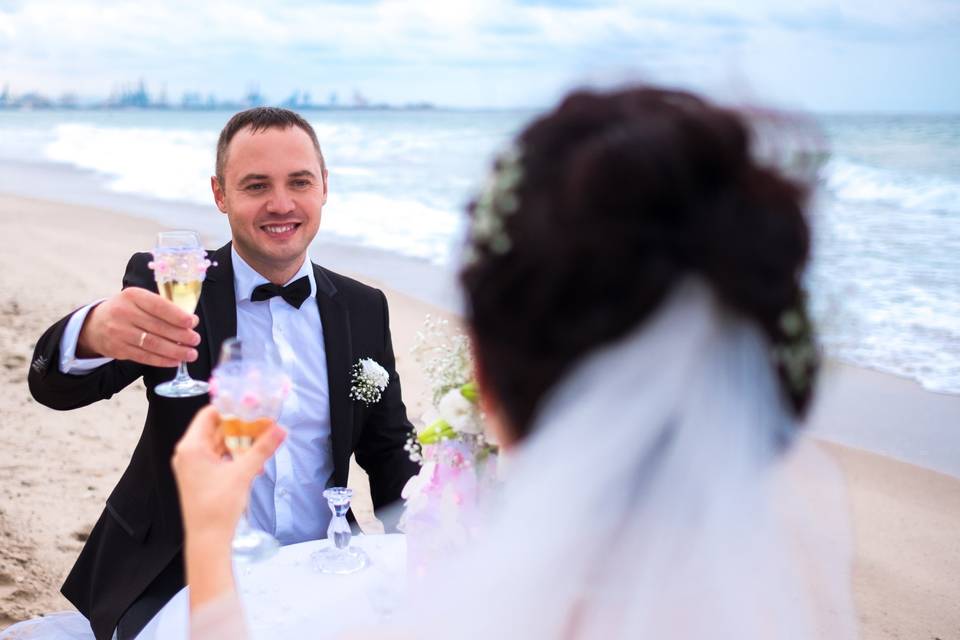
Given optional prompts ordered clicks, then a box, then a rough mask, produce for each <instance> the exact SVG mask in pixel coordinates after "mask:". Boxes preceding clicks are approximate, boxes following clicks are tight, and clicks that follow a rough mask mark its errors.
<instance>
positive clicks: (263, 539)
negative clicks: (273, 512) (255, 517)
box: [233, 527, 280, 562]
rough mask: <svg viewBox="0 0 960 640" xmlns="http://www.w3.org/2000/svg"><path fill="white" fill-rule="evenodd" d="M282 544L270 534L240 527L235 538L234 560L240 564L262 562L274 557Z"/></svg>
mask: <svg viewBox="0 0 960 640" xmlns="http://www.w3.org/2000/svg"><path fill="white" fill-rule="evenodd" d="M279 549H280V543H279V542H277V539H276V538H274V537H273V536H272V535H270V534H269V533H266V532H265V531H260V530H258V529H251V528H248V527H238V529H237V533H236V535H234V536H233V558H234V560H236V561H238V562H260V561H261V560H266V559H267V558H270V557H272V556H273V555H274V554H275V553H276V552H277V551H278V550H279Z"/></svg>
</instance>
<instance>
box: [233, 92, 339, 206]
mask: <svg viewBox="0 0 960 640" xmlns="http://www.w3.org/2000/svg"><path fill="white" fill-rule="evenodd" d="M247 127H249V128H250V130H251V131H253V132H254V133H256V132H257V131H264V130H266V129H288V128H290V127H299V128H300V129H303V130H304V131H305V132H306V134H307V135H308V136H310V141H311V142H313V148H314V149H316V150H317V157H318V158H319V159H320V169H321V170H322V171H323V172H324V173H326V171H327V164H326V162H324V160H323V152H322V151H320V141H319V140H317V132H316V131H314V130H313V127H311V126H310V123H309V122H307V121H306V120H305V119H304V118H303V116H301V115H300V114H298V113H295V112H293V111H290V110H289V109H281V108H280V107H253V108H252V109H247V110H246V111H241V112H239V113H236V114H234V116H233V117H232V118H230V120H229V121H228V122H227V124H226V125H225V126H224V127H223V131H221V132H220V139H219V140H217V182H219V183H220V186H221V187H223V186H224V184H223V169H224V167H225V166H226V164H227V149H228V147H229V146H230V141H231V140H233V137H234V136H235V135H237V133H238V132H239V131H242V130H243V129H246V128H247Z"/></svg>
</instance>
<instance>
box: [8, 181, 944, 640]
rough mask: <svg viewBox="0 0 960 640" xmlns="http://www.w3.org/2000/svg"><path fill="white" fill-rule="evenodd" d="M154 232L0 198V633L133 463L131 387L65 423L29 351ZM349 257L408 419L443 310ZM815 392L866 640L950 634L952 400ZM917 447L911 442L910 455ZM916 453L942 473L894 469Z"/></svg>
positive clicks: (420, 392) (335, 259)
mask: <svg viewBox="0 0 960 640" xmlns="http://www.w3.org/2000/svg"><path fill="white" fill-rule="evenodd" d="M157 230H159V227H158V225H157V224H156V223H153V222H150V221H147V220H144V219H140V218H134V217H130V216H126V215H121V214H119V213H113V212H108V211H103V210H99V209H95V208H87V207H79V206H72V205H64V204H57V203H52V202H46V201H42V200H34V199H27V198H22V197H14V196H0V231H2V233H3V237H4V248H3V251H2V253H0V367H2V368H0V385H2V391H3V392H2V394H0V451H2V453H3V456H2V458H0V630H2V629H3V628H5V627H6V626H8V625H9V624H11V623H12V622H15V621H18V620H21V619H24V618H27V617H31V616H35V615H39V614H42V613H44V612H52V611H59V610H65V609H69V608H70V605H69V603H67V601H66V600H65V599H63V597H62V596H60V594H59V587H60V583H61V581H62V580H63V578H64V576H65V575H66V573H67V572H68V570H69V569H70V567H71V566H72V564H73V561H74V559H75V557H76V555H77V553H78V552H79V550H80V548H81V546H82V543H83V541H84V540H85V538H86V535H87V533H88V532H89V530H90V528H91V527H92V525H93V523H94V521H95V520H96V518H97V516H98V515H99V513H100V511H101V509H102V507H103V503H104V500H105V498H106V496H107V495H108V494H109V492H110V490H111V489H112V487H113V485H114V483H115V482H116V481H117V479H118V478H119V476H120V474H121V472H122V471H123V469H124V467H125V465H126V463H127V461H128V460H129V456H130V454H131V452H132V450H133V447H134V445H135V444H136V441H137V439H138V437H139V431H140V427H141V425H142V422H143V417H144V413H145V411H146V403H145V401H144V399H143V393H144V388H143V386H142V385H141V384H140V383H135V384H133V385H131V386H130V387H129V388H128V389H126V390H124V391H123V392H122V393H120V394H118V395H117V396H115V397H114V398H113V399H111V400H109V401H106V402H100V403H97V404H95V405H93V406H90V407H86V408H84V409H79V410H75V411H72V412H70V413H69V414H67V413H59V412H55V411H53V410H50V409H47V408H46V407H43V406H40V405H38V404H37V403H36V402H34V401H33V399H32V398H31V397H30V394H29V391H28V389H27V384H26V373H27V368H28V366H29V362H30V358H31V355H32V351H33V346H34V341H35V340H36V339H37V338H38V337H39V336H40V334H41V333H42V331H43V330H44V329H45V328H46V327H47V326H49V325H50V324H51V323H53V322H54V321H56V320H57V319H59V318H60V317H62V316H64V315H66V314H67V313H69V312H70V311H72V310H73V309H75V308H77V307H79V306H81V305H83V304H86V303H87V302H89V301H91V300H94V299H97V298H100V297H105V296H109V295H111V294H112V293H114V292H116V291H117V290H118V288H119V286H120V278H121V275H122V272H123V267H124V265H125V264H126V261H127V259H128V257H129V255H130V253H132V252H133V251H136V250H144V249H146V248H148V247H149V246H150V244H151V242H152V240H153V237H154V234H155V232H156V231H157ZM321 234H322V231H321ZM356 256H357V253H356V252H355V251H351V250H344V249H336V248H334V247H331V248H330V249H329V251H328V250H324V252H323V255H319V254H318V253H317V252H314V253H313V255H312V257H313V258H314V260H316V261H318V262H321V263H323V264H324V265H326V266H328V267H330V268H333V269H335V270H342V271H345V272H347V273H353V274H357V277H359V278H360V279H362V280H364V281H366V282H368V283H370V284H372V285H374V286H378V287H381V288H383V289H384V290H385V292H386V293H387V297H388V298H389V301H390V306H391V320H392V332H393V339H394V345H395V348H396V353H397V363H398V369H399V370H400V375H401V378H402V380H403V391H404V400H405V401H406V403H407V406H408V408H409V410H410V416H411V418H415V417H416V416H418V415H420V414H421V413H422V411H423V409H424V407H425V400H426V385H425V384H424V381H423V378H422V375H421V374H420V371H419V370H418V368H417V366H416V364H415V363H414V362H413V359H412V357H411V356H410V355H409V349H410V346H411V345H412V343H413V340H414V337H415V333H416V331H417V329H418V328H419V327H420V325H421V324H422V321H423V318H424V315H425V314H427V313H440V314H446V315H449V312H447V311H443V310H440V309H438V308H437V307H436V306H434V305H432V304H428V303H426V302H423V301H421V300H420V299H417V298H414V297H412V296H411V295H409V294H408V293H404V292H402V291H401V290H400V289H403V291H406V292H414V293H416V292H417V287H397V286H393V285H394V283H395V280H394V281H392V280H391V278H390V277H386V276H391V274H392V277H393V278H396V277H397V275H396V274H397V273H414V272H416V273H419V272H420V271H422V268H421V267H417V266H411V265H410V264H409V263H404V262H403V261H402V259H400V258H397V259H396V262H397V263H396V264H394V263H391V262H390V259H389V258H384V257H382V256H381V257H380V258H379V262H378V263H377V265H376V267H375V269H374V270H372V271H371V270H367V272H365V273H358V266H359V265H358V260H357V257H356ZM418 269H419V270H420V271H418ZM377 270H379V274H380V275H379V276H378V274H377V273H375V272H374V271H377ZM371 276H372V277H371ZM421 285H422V283H421ZM431 290H436V291H441V290H443V287H442V286H437V287H434V288H432V289H431ZM438 295H440V294H438ZM424 297H427V298H428V299H433V300H435V298H432V297H431V296H430V295H426V296H424ZM821 396H822V402H821V403H820V404H819V405H818V406H817V407H816V409H815V411H814V413H813V417H812V422H813V425H812V427H813V429H814V433H816V434H818V435H823V436H824V437H826V438H828V439H829V440H832V442H824V444H823V446H824V448H825V449H826V450H827V451H828V452H829V453H830V454H831V455H832V456H833V457H834V458H835V459H836V460H837V461H838V462H839V464H840V466H841V467H842V469H843V471H844V473H845V475H846V477H847V480H848V485H849V492H850V500H851V514H852V520H853V525H854V530H855V540H856V558H855V566H854V589H855V596H856V604H857V608H858V612H859V617H860V622H861V635H862V637H863V638H869V639H873V638H876V639H888V638H889V639H894V638H917V639H935V638H939V639H940V640H949V639H960V479H958V477H956V476H955V475H950V474H951V473H954V472H953V471H952V469H953V468H954V467H952V466H951V465H953V464H956V462H955V461H954V458H953V456H952V452H958V455H957V457H956V458H955V460H960V451H958V443H960V432H958V431H957V430H958V429H960V396H947V395H941V394H933V393H930V392H927V391H924V390H923V389H922V388H921V387H920V386H919V385H917V384H915V383H913V382H911V381H908V380H903V379H900V378H895V377H893V376H888V375H886V374H881V373H877V372H873V371H866V370H861V369H858V368H856V367H851V366H847V365H839V364H834V365H832V366H831V367H830V369H829V371H828V376H827V377H826V378H825V382H824V386H823V388H822V393H821ZM834 426H836V427H837V428H833V427H834ZM864 430H871V433H874V432H875V433H878V434H884V435H883V437H882V438H881V440H882V442H883V444H882V446H878V447H876V448H875V449H874V450H875V451H879V452H881V453H883V454H885V455H878V453H875V452H868V451H865V450H862V449H858V448H854V447H851V446H848V445H849V444H850V443H851V442H856V441H857V434H858V433H861V432H863V431H864ZM914 434H923V438H919V436H918V437H914ZM901 440H902V441H903V442H902V443H901V442H900V441H901ZM914 441H918V442H920V444H919V445H916V446H913V448H911V442H914ZM901 445H902V446H901ZM890 456H893V457H890ZM925 456H929V458H930V460H931V461H932V462H931V464H930V466H931V467H932V468H933V469H939V471H934V470H932V469H929V468H924V467H921V466H917V465H915V464H910V463H908V462H904V461H901V460H897V459H894V457H898V458H901V459H902V460H910V461H913V462H917V461H918V460H926V459H927V458H926V457H925ZM940 471H944V472H946V473H941V472H940ZM957 475H960V474H957ZM351 482H352V484H354V485H355V486H356V487H362V485H363V478H362V476H361V475H360V474H359V473H351ZM357 507H358V512H359V513H358V515H361V514H366V515H367V516H369V510H367V511H364V510H363V508H362V505H357ZM366 526H375V523H372V522H370V521H369V520H366Z"/></svg>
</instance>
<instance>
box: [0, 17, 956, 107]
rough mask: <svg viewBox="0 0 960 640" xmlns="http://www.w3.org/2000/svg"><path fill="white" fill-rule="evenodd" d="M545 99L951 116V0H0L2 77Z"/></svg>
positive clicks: (384, 96)
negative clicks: (605, 91)
mask: <svg viewBox="0 0 960 640" xmlns="http://www.w3.org/2000/svg"><path fill="white" fill-rule="evenodd" d="M141 78H142V79H144V80H145V81H146V83H147V87H148V89H151V90H154V91H159V90H160V89H161V88H164V89H165V90H166V95H167V96H168V98H170V99H171V100H172V101H175V102H176V101H179V99H180V96H181V95H182V93H183V92H185V91H199V92H201V93H202V94H204V95H206V94H208V93H215V94H216V95H217V96H218V97H219V98H221V99H230V98H240V97H241V96H243V95H244V94H245V93H246V92H247V91H248V90H249V89H251V88H253V87H256V88H259V90H260V91H261V92H262V93H263V94H264V95H265V96H266V97H267V98H268V100H270V101H272V102H280V101H282V100H284V99H285V98H286V97H287V96H289V95H290V94H291V93H292V92H293V91H294V90H305V91H309V92H310V93H311V96H312V97H313V99H314V100H315V101H326V100H327V99H328V96H329V95H330V94H331V93H336V94H337V95H338V97H339V99H340V101H341V102H349V101H350V99H351V97H352V96H353V95H354V93H355V92H360V93H362V94H363V95H364V96H366V97H367V98H369V99H371V100H374V101H378V102H379V101H383V102H390V103H394V104H402V103H410V102H419V101H428V102H432V103H435V104H437V105H441V106H453V107H495V108H509V107H540V106H544V105H546V104H549V103H551V102H553V101H554V100H555V99H556V98H557V97H558V96H560V95H561V94H562V93H563V92H565V91H567V90H569V89H570V88H573V87H575V86H582V85H594V86H611V85H616V84H621V83H624V82H631V81H638V80H640V81H649V82H656V83H660V84H666V85H672V86H679V87H685V88H691V89H695V90H699V91H703V92H707V93H709V94H710V95H712V96H714V97H721V98H724V99H732V100H738V101H757V100H760V101H763V102H765V103H767V104H770V105H773V106H780V107H790V108H801V109H807V110H812V111H821V112H830V111H860V112H863V111H872V112H954V113H956V112H960V0H913V1H912V2H906V1H905V0H900V1H897V0H845V1H844V2H837V1H836V0H795V1H793V2H789V3H787V2H768V1H767V0H739V1H737V2H729V1H726V2H720V1H717V0H674V1H669V0H650V1H641V0H633V1H629V2H628V1H623V2H589V1H586V0H581V1H577V0H566V1H553V2H551V1H547V0H407V1H401V0H380V1H364V0H354V1H347V0H344V1H341V2H306V1H303V2H293V1H287V0H273V1H272V2H246V1H243V0H214V1H211V2H202V1H198V0H193V1H189V2H179V1H171V2H162V1H159V0H157V1H154V2H149V3H133V2H122V3H121V2H112V1H110V0H97V1H94V0H22V1H21V0H0V86H2V85H4V84H6V85H8V86H9V88H10V90H11V92H13V93H14V94H22V93H25V92H28V91H40V92H43V93H45V94H47V95H50V96H59V95H61V94H63V93H67V92H74V93H77V94H79V95H80V96H81V97H106V96H107V95H109V94H110V93H111V91H113V90H114V89H116V88H117V87H118V86H120V85H122V84H123V83H131V82H135V81H137V80H139V79H141Z"/></svg>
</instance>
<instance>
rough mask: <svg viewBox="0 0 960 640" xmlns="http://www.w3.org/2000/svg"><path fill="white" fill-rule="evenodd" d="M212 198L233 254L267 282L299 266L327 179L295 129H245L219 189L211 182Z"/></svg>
mask: <svg viewBox="0 0 960 640" xmlns="http://www.w3.org/2000/svg"><path fill="white" fill-rule="evenodd" d="M213 192H214V199H215V200H216V203H217V207H219V208H220V210H221V211H223V212H224V213H226V214H227V218H228V219H229V220H230V229H231V231H232V233H233V242H234V246H235V247H236V249H237V252H238V253H239V254H240V255H241V256H242V257H243V259H244V260H246V261H247V262H248V263H249V264H250V266H252V267H253V268H254V269H257V270H258V271H260V272H261V273H262V274H263V275H265V276H267V277H268V278H269V277H271V274H275V273H285V272H286V271H288V270H289V269H291V268H292V269H294V270H295V269H296V268H299V266H300V264H302V262H303V259H304V257H305V256H306V252H307V247H308V246H309V244H310V241H311V240H313V238H314V236H316V235H317V229H318V228H319V227H320V215H321V212H322V209H323V205H324V204H325V203H326V201H327V176H326V172H325V171H324V170H323V169H322V168H321V165H320V158H319V156H318V155H317V151H316V149H315V148H314V146H313V143H312V141H311V140H310V136H308V135H307V133H306V132H305V131H303V130H302V129H300V128H299V127H287V128H285V129H280V128H269V129H265V130H263V131H257V132H256V133H254V132H252V131H251V130H250V128H246V129H242V130H241V131H239V132H237V134H236V135H235V136H234V138H233V140H231V141H230V146H229V147H228V149H227V154H226V162H225V164H224V169H223V184H220V183H219V181H218V180H217V179H216V178H214V179H213ZM291 275H292V274H291Z"/></svg>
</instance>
